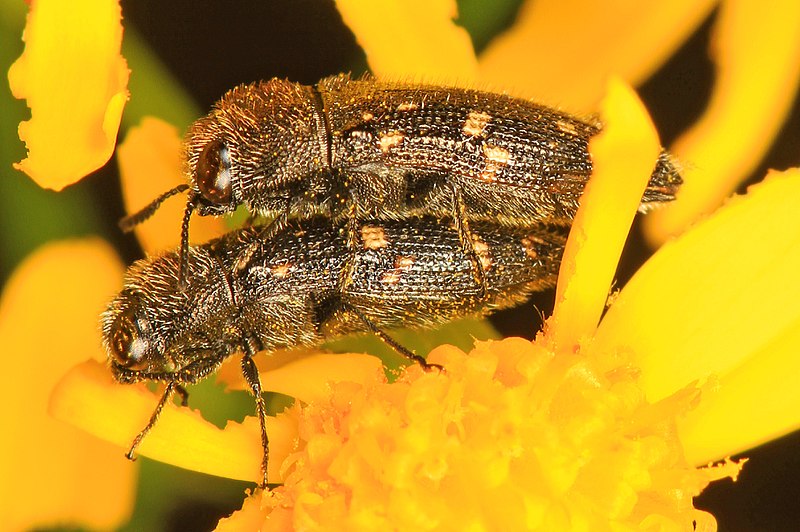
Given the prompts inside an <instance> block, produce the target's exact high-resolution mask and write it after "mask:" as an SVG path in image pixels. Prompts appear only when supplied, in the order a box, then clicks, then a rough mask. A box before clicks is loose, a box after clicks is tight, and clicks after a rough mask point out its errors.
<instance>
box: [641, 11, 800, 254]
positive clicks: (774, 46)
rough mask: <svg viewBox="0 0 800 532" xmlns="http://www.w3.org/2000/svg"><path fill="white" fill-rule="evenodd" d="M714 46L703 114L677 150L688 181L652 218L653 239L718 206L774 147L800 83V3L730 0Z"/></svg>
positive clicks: (718, 25) (677, 228)
mask: <svg viewBox="0 0 800 532" xmlns="http://www.w3.org/2000/svg"><path fill="white" fill-rule="evenodd" d="M712 44H713V49H712V52H713V55H714V58H715V60H716V63H717V80H716V83H715V85H714V92H713V94H712V97H711V102H710V104H709V106H708V109H707V110H706V112H705V114H704V115H703V117H702V118H701V119H700V120H699V121H698V123H697V124H696V125H695V126H694V127H693V128H692V129H691V130H690V131H689V132H687V133H686V134H685V135H684V136H683V137H681V138H680V139H679V140H678V141H677V142H676V143H675V145H674V146H673V148H672V151H673V152H674V153H675V154H676V155H677V156H678V158H679V159H680V160H682V161H684V162H685V166H686V170H685V175H684V180H685V183H684V185H683V187H682V188H681V190H680V192H679V194H678V200H677V201H675V202H674V203H673V204H671V205H669V206H667V207H666V208H665V209H661V210H660V211H658V212H655V213H653V216H651V217H649V219H648V220H647V227H648V229H649V233H650V237H651V238H652V239H653V240H654V241H656V242H661V241H663V240H664V239H665V238H666V237H667V236H668V235H671V234H677V233H680V232H681V231H683V230H684V228H685V227H686V226H687V225H688V224H689V223H691V222H692V221H693V220H696V219H697V218H698V216H699V215H701V214H704V213H709V212H711V211H713V210H714V209H715V208H716V207H718V206H719V205H720V203H721V202H722V200H723V199H724V198H726V197H727V196H728V195H730V193H731V192H733V191H734V190H735V189H736V187H737V186H738V184H739V183H740V182H741V181H742V180H743V179H745V178H746V177H747V176H748V175H749V174H750V172H751V171H752V170H753V169H754V167H755V166H756V165H757V164H758V162H759V161H760V160H761V158H762V157H763V156H764V153H765V152H766V151H767V149H768V148H769V146H770V145H771V144H772V141H773V139H774V138H775V136H776V135H777V133H778V131H779V130H780V127H781V125H782V124H783V123H784V120H785V119H786V114H787V112H788V111H789V109H790V108H791V105H792V102H793V101H794V98H795V94H796V93H797V87H798V80H800V2H797V1H796V0H781V1H779V2H771V3H770V4H769V7H768V8H767V7H766V6H765V5H764V3H763V2H758V1H755V0H726V1H725V2H723V3H722V8H721V9H720V13H719V19H718V21H717V25H716V27H715V34H714V41H713V43H712ZM798 162H800V161H798Z"/></svg>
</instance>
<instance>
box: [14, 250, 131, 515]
mask: <svg viewBox="0 0 800 532" xmlns="http://www.w3.org/2000/svg"><path fill="white" fill-rule="evenodd" d="M121 277H122V265H121V264H120V262H119V259H117V257H116V255H115V253H114V252H113V250H112V249H111V248H110V247H109V246H108V245H107V244H105V243H104V242H102V241H100V240H96V239H89V240H80V241H69V242H61V243H56V244H49V245H47V246H45V247H43V248H41V249H40V250H39V251H37V252H35V253H34V254H32V255H31V256H30V257H29V258H28V259H26V260H25V261H24V262H23V263H22V264H21V265H20V266H19V267H18V268H17V270H16V272H15V273H14V275H13V276H12V277H11V278H10V279H9V281H8V283H7V285H6V287H5V290H4V291H3V295H2V300H1V301H0V338H2V339H3V369H4V371H6V372H7V375H9V376H13V377H11V378H6V379H5V382H4V383H3V386H2V388H0V403H2V404H3V405H5V407H4V412H3V421H4V424H5V426H6V429H5V434H6V435H5V436H3V437H2V438H0V471H2V473H1V474H0V476H1V477H2V479H3V481H2V482H0V501H2V503H0V505H2V510H0V515H2V516H3V517H2V519H3V528H5V529H8V530H21V529H33V528H36V527H52V526H56V525H58V524H66V523H71V524H74V525H82V526H86V527H89V528H93V529H110V528H114V527H116V526H119V525H120V524H121V523H122V522H124V521H125V520H126V519H127V518H128V515H129V514H130V511H131V508H132V504H133V494H134V492H133V488H134V481H135V475H136V471H135V468H134V467H132V466H131V464H129V463H125V461H124V460H120V457H121V454H120V451H119V449H118V448H116V447H114V446H111V445H108V444H107V443H105V442H101V441H99V440H97V439H96V438H93V437H90V436H88V435H86V434H84V433H83V432H81V431H78V430H76V429H75V428H74V427H71V426H69V425H66V424H64V423H61V422H60V421H57V420H54V419H52V418H51V417H50V416H49V415H48V413H47V401H48V394H49V393H50V390H51V388H52V387H53V386H54V385H55V383H56V381H57V380H58V379H59V378H60V376H61V375H62V374H63V373H64V372H65V371H66V370H67V368H69V367H70V366H71V365H72V364H74V363H76V362H77V361H78V360H83V359H85V358H86V357H97V358H105V355H104V353H103V352H102V349H101V347H100V338H99V328H98V315H99V314H100V311H101V310H102V309H103V308H104V307H105V304H106V302H107V299H108V297H109V295H110V294H111V293H112V292H113V291H114V290H115V288H116V287H117V286H118V285H119V282H120V279H121Z"/></svg>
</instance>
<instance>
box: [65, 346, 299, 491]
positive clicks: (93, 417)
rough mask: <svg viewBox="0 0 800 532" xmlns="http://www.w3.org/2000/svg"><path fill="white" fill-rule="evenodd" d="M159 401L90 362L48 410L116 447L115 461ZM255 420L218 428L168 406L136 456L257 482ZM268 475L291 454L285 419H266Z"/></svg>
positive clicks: (277, 472)
mask: <svg viewBox="0 0 800 532" xmlns="http://www.w3.org/2000/svg"><path fill="white" fill-rule="evenodd" d="M158 399H159V396H158V395H155V394H153V393H150V392H149V391H148V390H147V388H146V387H145V386H144V385H138V386H134V385H123V384H118V383H116V382H114V381H113V379H112V377H111V372H110V370H109V369H108V368H107V367H106V366H105V365H103V364H100V363H98V362H96V361H88V362H85V363H83V364H80V365H78V366H75V367H74V368H73V369H72V370H71V371H70V372H69V373H68V374H67V375H66V376H65V377H64V378H63V379H62V380H61V381H60V382H59V383H58V385H57V386H56V389H55V390H54V391H53V396H52V400H51V405H50V411H51V412H52V414H53V416H55V417H56V418H58V419H61V420H63V421H66V422H68V423H72V424H74V425H76V426H78V427H80V428H82V429H84V430H86V431H87V432H89V433H91V434H93V435H95V436H97V437H98V438H101V439H104V440H106V441H109V442H111V443H114V444H115V445H117V446H119V447H118V448H117V451H118V452H119V453H120V454H119V458H121V459H123V460H124V457H123V453H124V452H125V451H127V449H128V448H129V447H130V445H131V442H132V441H133V439H134V437H135V436H136V435H137V434H138V433H139V431H140V430H142V429H143V428H144V427H145V425H146V424H147V422H148V420H149V419H150V416H151V415H152V413H153V410H154V409H155V407H156V404H157V403H158ZM259 431H260V429H259V423H258V420H257V419H255V418H253V417H248V418H246V419H245V420H244V422H243V423H236V422H233V421H229V422H228V424H227V426H226V427H225V429H218V428H217V427H216V426H214V425H213V424H211V423H209V422H208V421H205V420H204V419H203V418H202V417H201V415H200V413H199V412H197V411H195V410H191V409H189V408H182V407H178V406H176V405H174V404H168V405H167V406H166V407H165V408H164V411H163V412H162V414H161V418H160V419H159V421H158V423H157V424H156V426H155V427H154V428H153V430H152V431H151V432H150V433H149V434H148V435H147V437H146V438H144V440H143V441H142V444H141V445H140V446H139V449H138V453H137V454H139V455H142V456H147V457H148V458H152V459H154V460H159V461H161V462H165V463H168V464H172V465H175V466H178V467H183V468H186V469H191V470H193V471H200V472H202V473H208V474H209V475H217V476H221V477H227V478H233V479H237V480H248V481H254V482H256V481H259V480H260V479H261V454H262V451H261V440H260V435H259ZM267 431H268V434H269V436H270V438H271V439H273V438H274V440H272V441H270V463H269V471H268V476H269V478H270V481H271V482H278V481H280V479H282V476H283V475H282V472H281V469H280V468H281V464H282V463H283V461H284V459H285V458H286V456H287V455H288V454H289V452H290V451H291V450H292V448H291V442H292V441H293V438H294V437H295V436H294V433H296V428H295V426H294V422H293V420H292V418H291V417H290V416H289V415H287V414H282V415H279V416H278V417H277V418H274V417H270V418H268V422H267Z"/></svg>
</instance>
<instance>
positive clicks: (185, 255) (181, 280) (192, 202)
mask: <svg viewBox="0 0 800 532" xmlns="http://www.w3.org/2000/svg"><path fill="white" fill-rule="evenodd" d="M196 206H197V195H196V194H189V198H188V200H187V201H186V210H185V211H183V221H182V222H181V250H180V261H181V263H180V269H179V271H178V286H180V287H181V288H185V287H186V273H187V271H188V270H189V220H190V219H191V217H192V212H194V208H195V207H196Z"/></svg>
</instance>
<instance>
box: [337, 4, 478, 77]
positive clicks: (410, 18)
mask: <svg viewBox="0 0 800 532" xmlns="http://www.w3.org/2000/svg"><path fill="white" fill-rule="evenodd" d="M336 7H337V8H338V10H339V13H341V15H342V19H343V20H344V23H345V24H347V26H348V27H349V28H350V29H351V30H352V31H353V33H355V35H356V39H357V41H358V44H359V45H360V46H361V47H362V48H363V49H364V52H365V53H366V55H367V62H368V63H369V67H370V70H371V71H372V72H373V73H374V74H377V75H379V76H383V77H387V78H391V79H418V80H427V81H432V82H438V83H445V82H449V83H457V84H469V83H470V82H471V81H472V80H474V79H475V74H476V70H477V60H476V59H475V53H474V52H473V49H472V41H471V40H470V37H469V34H467V31H466V30H465V29H464V28H462V27H460V26H458V25H457V24H456V23H455V22H453V19H455V18H456V16H457V15H458V7H457V5H456V2H455V0H388V1H383V2H363V1H359V0H336Z"/></svg>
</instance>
